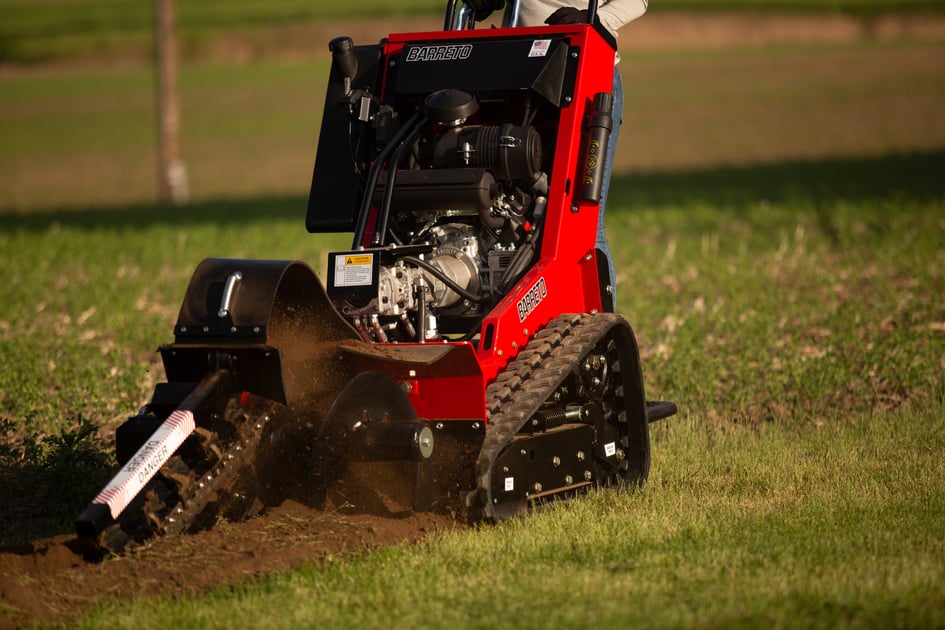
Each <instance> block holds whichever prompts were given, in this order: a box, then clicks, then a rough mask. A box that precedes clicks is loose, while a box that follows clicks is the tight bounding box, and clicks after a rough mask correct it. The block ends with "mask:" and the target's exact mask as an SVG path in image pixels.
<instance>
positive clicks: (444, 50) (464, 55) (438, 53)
mask: <svg viewBox="0 0 945 630" xmlns="http://www.w3.org/2000/svg"><path fill="white" fill-rule="evenodd" d="M472 49H473V47H472V45H471V44H447V45H442V46H414V47H413V48H411V49H410V50H408V51H407V57H406V58H405V60H404V61H406V62H408V63H409V62H412V61H452V60H454V59H469V55H471V54H472Z"/></svg>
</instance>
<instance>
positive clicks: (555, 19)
mask: <svg viewBox="0 0 945 630" xmlns="http://www.w3.org/2000/svg"><path fill="white" fill-rule="evenodd" d="M501 1H502V0H500V2H501ZM545 24H551V25H554V24H587V9H576V8H574V7H561V8H560V9H558V10H557V11H555V12H554V13H552V14H551V15H549V16H548V19H546V20H545ZM594 30H596V31H597V32H598V33H600V36H601V37H603V38H604V41H606V42H607V43H608V44H610V47H611V48H613V49H614V50H617V39H616V38H615V37H614V36H613V34H612V33H611V32H610V31H608V30H607V27H605V26H604V25H603V24H602V23H601V21H600V18H599V17H598V16H596V15H595V16H594Z"/></svg>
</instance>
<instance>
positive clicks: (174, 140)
mask: <svg viewBox="0 0 945 630" xmlns="http://www.w3.org/2000/svg"><path fill="white" fill-rule="evenodd" d="M154 9H155V37H154V40H155V57H156V65H157V115H158V200H159V201H160V202H161V203H173V204H175V205H182V204H185V203H187V200H188V198H189V196H190V193H189V190H188V184H187V167H186V166H185V165H184V161H183V160H182V159H181V155H180V104H179V102H178V94H177V38H176V35H175V32H174V31H175V23H176V21H177V20H176V15H175V13H176V11H175V7H174V0H155V4H154Z"/></svg>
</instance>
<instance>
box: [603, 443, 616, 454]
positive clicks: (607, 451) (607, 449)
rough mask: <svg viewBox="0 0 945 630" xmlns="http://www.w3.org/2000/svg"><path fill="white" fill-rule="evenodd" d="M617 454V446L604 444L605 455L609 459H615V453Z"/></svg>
mask: <svg viewBox="0 0 945 630" xmlns="http://www.w3.org/2000/svg"><path fill="white" fill-rule="evenodd" d="M616 452H617V444H616V443H614V442H607V444H604V455H606V456H607V457H613V456H614V453H616Z"/></svg>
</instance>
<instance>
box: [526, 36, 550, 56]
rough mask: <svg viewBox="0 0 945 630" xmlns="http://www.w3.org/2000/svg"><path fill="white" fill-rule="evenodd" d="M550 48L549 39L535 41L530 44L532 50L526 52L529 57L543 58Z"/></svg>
mask: <svg viewBox="0 0 945 630" xmlns="http://www.w3.org/2000/svg"><path fill="white" fill-rule="evenodd" d="M550 48H551V40H550V39H536V40H535V41H533V42H532V48H531V50H529V51H528V56H529V57H544V56H545V55H547V54H548V50H549V49H550Z"/></svg>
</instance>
